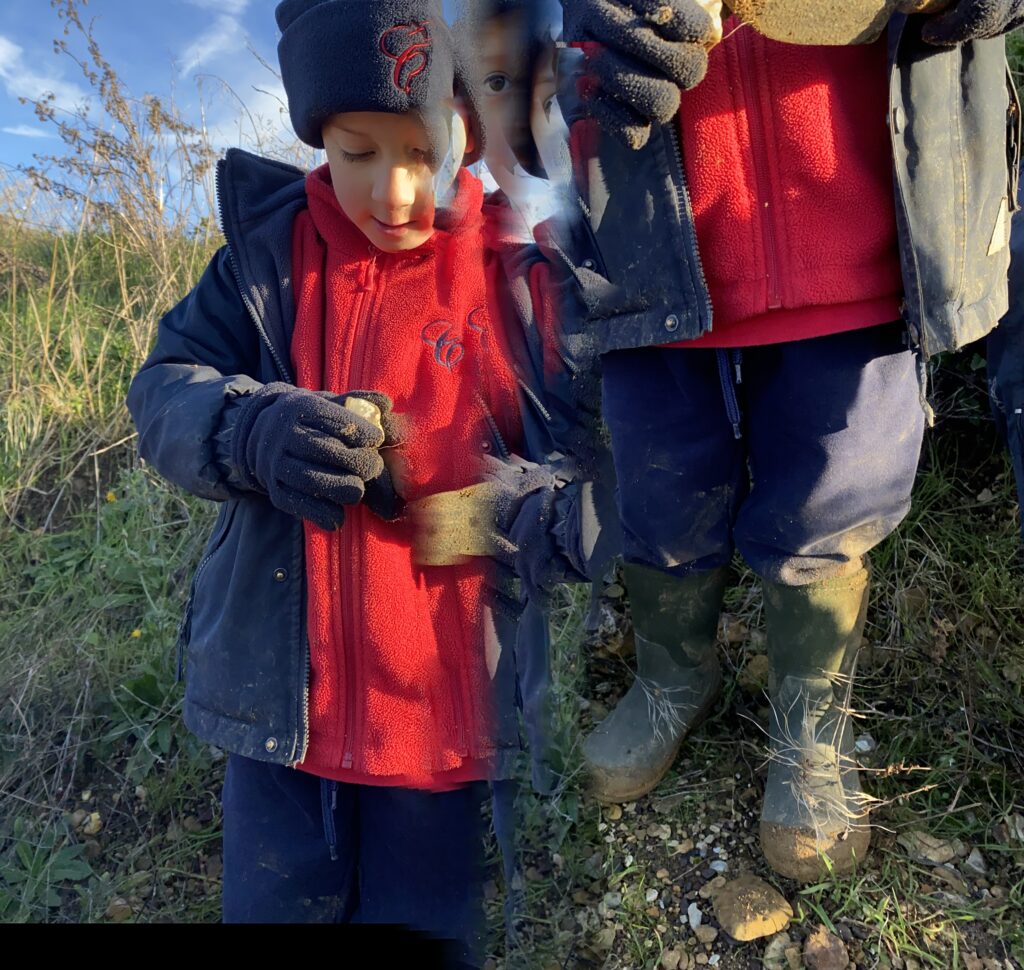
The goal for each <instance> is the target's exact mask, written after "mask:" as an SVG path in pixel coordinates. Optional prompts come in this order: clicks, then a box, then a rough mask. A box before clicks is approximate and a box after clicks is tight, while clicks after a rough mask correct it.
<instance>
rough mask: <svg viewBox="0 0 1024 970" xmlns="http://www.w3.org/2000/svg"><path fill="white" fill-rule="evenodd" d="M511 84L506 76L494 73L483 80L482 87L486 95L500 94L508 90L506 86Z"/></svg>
mask: <svg viewBox="0 0 1024 970" xmlns="http://www.w3.org/2000/svg"><path fill="white" fill-rule="evenodd" d="M511 83H512V81H511V80H510V78H509V76H508V75H507V74H501V73H500V72H495V73H494V74H488V75H487V77H485V78H484V87H485V88H486V89H487V93H488V94H501V93H502V92H503V91H506V90H507V89H508V86H509V85H510V84H511Z"/></svg>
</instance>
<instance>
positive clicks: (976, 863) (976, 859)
mask: <svg viewBox="0 0 1024 970" xmlns="http://www.w3.org/2000/svg"><path fill="white" fill-rule="evenodd" d="M960 868H961V869H966V870H967V872H969V873H970V874H971V875H973V876H985V875H987V874H988V866H987V865H986V864H985V857H984V856H983V855H982V854H981V850H980V849H971V854H970V855H969V856H968V857H967V858H966V859H964V861H963V863H961V866H960Z"/></svg>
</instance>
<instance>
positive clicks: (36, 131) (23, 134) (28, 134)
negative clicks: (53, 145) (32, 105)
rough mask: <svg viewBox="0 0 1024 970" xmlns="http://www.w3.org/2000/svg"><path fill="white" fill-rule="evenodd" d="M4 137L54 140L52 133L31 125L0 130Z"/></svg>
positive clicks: (12, 126) (54, 136) (13, 126)
mask: <svg viewBox="0 0 1024 970" xmlns="http://www.w3.org/2000/svg"><path fill="white" fill-rule="evenodd" d="M0 131H2V132H3V133H4V134H5V135H17V136H18V137H19V138H56V137H57V136H56V135H54V134H53V132H50V131H47V130H46V129H45V128H36V127H35V126H33V125H11V126H9V127H7V128H0Z"/></svg>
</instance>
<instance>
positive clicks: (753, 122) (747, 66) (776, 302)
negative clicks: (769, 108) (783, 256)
mask: <svg viewBox="0 0 1024 970" xmlns="http://www.w3.org/2000/svg"><path fill="white" fill-rule="evenodd" d="M740 42H741V43H742V44H743V47H744V49H745V50H746V53H747V56H746V58H745V59H744V63H741V64H740V82H741V84H742V85H743V92H744V96H745V100H746V103H747V111H748V120H747V130H748V131H749V133H750V153H751V155H752V156H753V159H752V161H753V163H754V179H755V181H756V182H757V191H758V194H759V195H760V199H759V200H758V201H759V202H760V203H761V204H760V206H759V208H760V209H761V214H762V218H761V235H762V239H763V241H764V248H765V264H766V265H765V271H766V275H767V277H768V286H767V290H768V309H769V310H777V309H779V308H780V307H781V306H782V294H781V293H780V292H779V265H778V253H777V252H776V249H777V246H776V242H775V226H774V219H775V210H774V209H773V208H772V206H771V186H770V183H769V178H768V172H767V171H765V170H763V169H762V167H761V166H760V165H759V164H758V163H759V161H761V160H762V159H763V160H765V162H766V164H767V159H768V158H769V157H770V153H769V152H768V150H767V148H766V146H765V145H764V144H763V142H764V138H763V136H764V114H763V112H762V111H761V103H760V100H759V95H758V92H757V89H756V86H755V84H754V78H753V77H752V76H751V75H752V74H753V72H754V71H756V70H757V67H756V65H755V61H754V57H755V53H754V43H755V42H754V39H753V36H752V35H751V33H750V31H741V32H740ZM751 115H752V116H753V119H751V117H750V116H751ZM755 144H756V146H757V147H755ZM758 149H760V151H758Z"/></svg>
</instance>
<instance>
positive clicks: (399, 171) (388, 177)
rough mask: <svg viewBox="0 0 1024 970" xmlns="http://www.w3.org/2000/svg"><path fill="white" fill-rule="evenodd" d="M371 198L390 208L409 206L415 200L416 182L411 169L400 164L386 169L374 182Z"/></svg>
mask: <svg viewBox="0 0 1024 970" xmlns="http://www.w3.org/2000/svg"><path fill="white" fill-rule="evenodd" d="M373 199H374V201H375V202H379V203H382V204H384V205H386V206H388V207H389V208H391V209H401V208H405V207H407V206H411V205H412V204H413V202H415V201H416V182H415V178H414V175H413V173H412V171H410V169H408V168H406V167H404V166H401V165H396V166H394V167H391V168H388V169H386V170H385V171H384V172H383V173H382V174H381V177H380V178H379V179H377V181H376V183H375V184H374V188H373Z"/></svg>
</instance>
